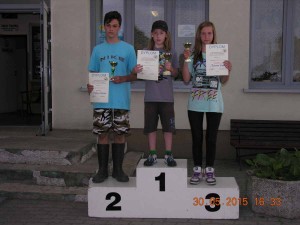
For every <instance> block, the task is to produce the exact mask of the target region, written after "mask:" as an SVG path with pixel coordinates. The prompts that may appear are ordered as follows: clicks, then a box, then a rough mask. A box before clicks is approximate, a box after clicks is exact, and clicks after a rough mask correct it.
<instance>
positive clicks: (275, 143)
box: [230, 119, 300, 168]
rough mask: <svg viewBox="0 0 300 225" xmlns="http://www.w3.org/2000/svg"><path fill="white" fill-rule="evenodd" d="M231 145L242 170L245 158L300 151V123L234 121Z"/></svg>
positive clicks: (231, 130)
mask: <svg viewBox="0 0 300 225" xmlns="http://www.w3.org/2000/svg"><path fill="white" fill-rule="evenodd" d="M230 144H231V145H232V146H233V147H235V149H236V159H237V160H238V162H239V165H240V168H241V157H244V156H250V155H255V154H257V153H264V152H274V151H278V150H279V149H281V148H287V149H295V148H297V149H300V121H283V120H245V119H232V120H231V121H230Z"/></svg>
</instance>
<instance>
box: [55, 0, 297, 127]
mask: <svg viewBox="0 0 300 225" xmlns="http://www.w3.org/2000/svg"><path fill="white" fill-rule="evenodd" d="M209 4H210V5H209V9H210V12H209V15H210V20H211V21H212V22H214V24H215V25H216V29H217V36H218V42H219V43H228V44H229V55H230V56H229V57H230V60H231V62H232V64H233V70H232V73H231V78H230V80H229V82H228V84H226V85H225V86H224V87H223V94H224V101H225V113H224V115H223V119H222V122H221V127H220V128H221V129H222V130H228V129H229V125H230V119H232V118H246V119H282V120H285V119H286V120H299V119H300V116H299V115H300V107H299V106H298V102H300V95H299V94H291V93H245V92H244V91H243V89H244V88H245V89H247V88H248V76H249V71H248V70H249V27H250V22H249V18H250V0H210V1H209ZM51 8H52V40H53V41H52V43H53V45H52V65H53V71H52V72H53V127H54V128H66V129H71V128H72V129H90V128H91V122H92V109H91V107H90V104H89V98H88V95H87V93H86V92H80V90H79V88H80V87H81V86H83V85H85V84H86V82H87V65H88V61H89V57H90V20H89V15H90V12H89V10H90V8H89V1H87V0H64V1H60V0H52V1H51ZM187 98H188V93H182V92H178V93H177V92H176V93H175V116H176V127H177V129H189V124H188V119H187V112H186V105H187ZM143 108H144V102H143V92H133V93H132V111H131V126H132V128H142V127H143V125H144V121H143V117H144V116H143V115H144V114H143Z"/></svg>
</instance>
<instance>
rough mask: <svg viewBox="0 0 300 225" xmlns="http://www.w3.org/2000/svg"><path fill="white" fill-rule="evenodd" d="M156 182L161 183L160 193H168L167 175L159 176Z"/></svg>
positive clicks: (161, 174)
mask: <svg viewBox="0 0 300 225" xmlns="http://www.w3.org/2000/svg"><path fill="white" fill-rule="evenodd" d="M155 180H158V181H159V191H166V174H165V173H160V175H159V176H157V177H155Z"/></svg>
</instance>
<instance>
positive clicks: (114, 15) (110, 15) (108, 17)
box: [104, 11, 122, 26]
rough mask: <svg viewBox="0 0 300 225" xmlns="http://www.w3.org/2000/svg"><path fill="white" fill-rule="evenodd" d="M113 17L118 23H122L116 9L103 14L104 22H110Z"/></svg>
mask: <svg viewBox="0 0 300 225" xmlns="http://www.w3.org/2000/svg"><path fill="white" fill-rule="evenodd" d="M113 19H116V20H118V21H119V25H120V26H121V24H122V16H121V14H120V13H119V12H118V11H110V12H108V13H106V14H105V16H104V24H107V23H110V22H111V21H112V20H113Z"/></svg>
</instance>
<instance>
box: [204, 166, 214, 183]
mask: <svg viewBox="0 0 300 225" xmlns="http://www.w3.org/2000/svg"><path fill="white" fill-rule="evenodd" d="M205 177H206V183H207V184H210V185H215V184H216V177H215V170H214V168H212V167H206V168H205Z"/></svg>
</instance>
